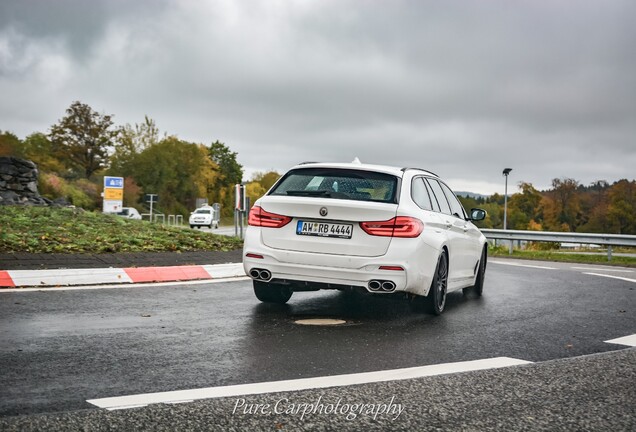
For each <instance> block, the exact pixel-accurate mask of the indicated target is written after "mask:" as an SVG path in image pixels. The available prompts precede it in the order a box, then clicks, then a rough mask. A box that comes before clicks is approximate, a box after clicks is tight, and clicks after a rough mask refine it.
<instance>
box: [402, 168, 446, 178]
mask: <svg viewBox="0 0 636 432" xmlns="http://www.w3.org/2000/svg"><path fill="white" fill-rule="evenodd" d="M408 170H418V171H424V172H427V173H429V174H432V175H434V176H435V177H438V178H439V176H438V175H437V174H435V173H434V172H433V171H429V170H425V169H422V168H415V167H404V168H402V170H401V171H402V172H406V171H408Z"/></svg>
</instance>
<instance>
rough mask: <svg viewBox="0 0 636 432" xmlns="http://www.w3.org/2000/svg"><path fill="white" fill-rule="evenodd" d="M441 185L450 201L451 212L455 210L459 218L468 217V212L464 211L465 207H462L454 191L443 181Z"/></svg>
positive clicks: (454, 213) (455, 214)
mask: <svg viewBox="0 0 636 432" xmlns="http://www.w3.org/2000/svg"><path fill="white" fill-rule="evenodd" d="M441 185H442V189H443V190H444V194H445V195H446V198H447V199H448V203H449V204H450V207H451V212H453V216H457V217H458V218H461V219H466V212H464V207H462V205H461V203H460V202H459V200H458V199H457V197H456V196H455V194H454V193H453V191H452V190H450V188H449V187H448V186H446V185H445V184H444V183H441Z"/></svg>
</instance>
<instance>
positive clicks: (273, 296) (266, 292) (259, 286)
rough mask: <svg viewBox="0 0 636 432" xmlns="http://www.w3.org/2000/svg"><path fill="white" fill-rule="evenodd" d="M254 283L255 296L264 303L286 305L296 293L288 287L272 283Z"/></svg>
mask: <svg viewBox="0 0 636 432" xmlns="http://www.w3.org/2000/svg"><path fill="white" fill-rule="evenodd" d="M252 282H254V294H255V295H256V298H257V299H259V300H260V301H262V302H263V303H277V304H285V303H287V301H288V300H289V299H290V298H291V296H292V294H293V293H294V291H293V290H292V289H291V287H289V286H287V285H281V284H276V283H271V282H262V281H252Z"/></svg>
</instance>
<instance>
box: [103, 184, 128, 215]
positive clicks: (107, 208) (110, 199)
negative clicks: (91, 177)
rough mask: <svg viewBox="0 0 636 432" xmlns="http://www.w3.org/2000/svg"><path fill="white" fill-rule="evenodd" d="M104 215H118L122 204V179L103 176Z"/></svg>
mask: <svg viewBox="0 0 636 432" xmlns="http://www.w3.org/2000/svg"><path fill="white" fill-rule="evenodd" d="M102 196H103V197H104V203H103V207H102V211H103V212H104V213H119V212H120V211H121V209H122V208H123V203H124V178H123V177H111V176H104V193H103V194H102Z"/></svg>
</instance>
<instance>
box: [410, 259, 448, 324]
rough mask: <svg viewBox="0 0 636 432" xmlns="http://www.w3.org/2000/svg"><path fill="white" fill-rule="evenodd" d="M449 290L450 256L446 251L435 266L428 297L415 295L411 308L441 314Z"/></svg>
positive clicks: (411, 300) (416, 310)
mask: <svg viewBox="0 0 636 432" xmlns="http://www.w3.org/2000/svg"><path fill="white" fill-rule="evenodd" d="M447 290H448V257H447V255H446V253H445V252H442V254H440V256H439V258H438V259H437V266H436V267H435V276H434V277H433V281H432V282H431V288H430V289H429V292H428V295H427V296H426V297H422V296H415V297H413V298H411V299H410V305H411V309H413V310H414V311H415V312H426V313H430V314H433V315H441V314H442V312H444V307H445V306H446V292H447Z"/></svg>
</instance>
